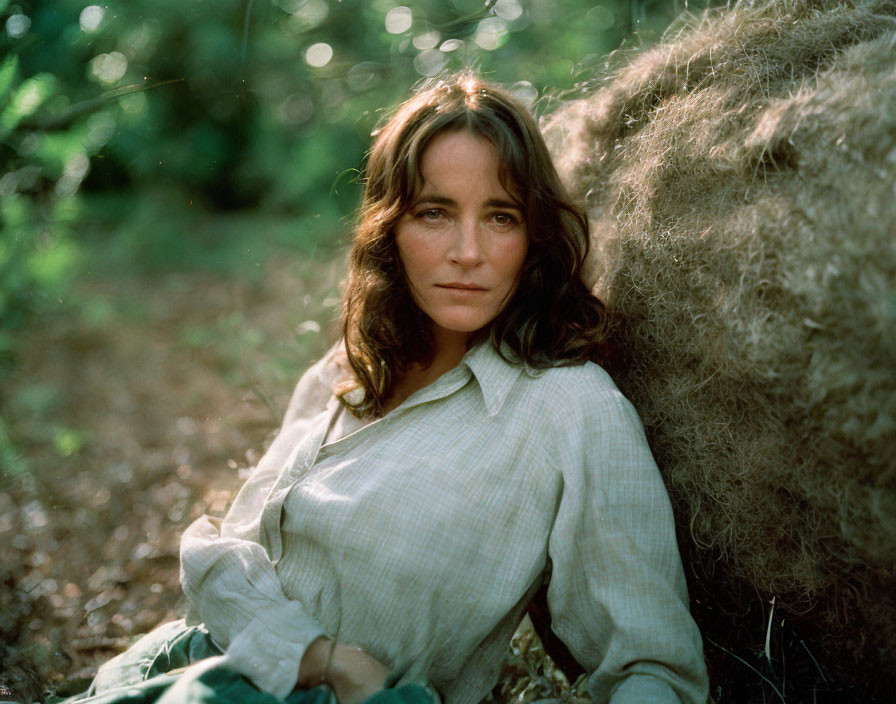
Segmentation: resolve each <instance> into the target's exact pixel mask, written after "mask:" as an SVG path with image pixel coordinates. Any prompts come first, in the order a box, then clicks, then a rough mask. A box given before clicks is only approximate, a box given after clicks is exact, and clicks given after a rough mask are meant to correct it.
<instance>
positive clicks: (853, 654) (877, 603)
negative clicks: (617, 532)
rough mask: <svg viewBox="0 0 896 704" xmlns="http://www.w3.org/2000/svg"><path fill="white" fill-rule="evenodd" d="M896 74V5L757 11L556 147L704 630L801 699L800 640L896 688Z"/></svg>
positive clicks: (711, 28)
mask: <svg viewBox="0 0 896 704" xmlns="http://www.w3.org/2000/svg"><path fill="white" fill-rule="evenodd" d="M894 57H896V2H894V1H889V2H886V1H884V0H868V1H863V0H856V1H855V2H845V1H843V0H840V1H836V2H835V1H830V2H825V1H823V0H816V1H810V0H777V1H775V0H773V1H772V2H767V3H759V2H750V3H747V2H740V3H737V4H735V5H734V6H733V7H731V8H729V9H728V10H724V11H718V12H713V13H709V14H707V15H705V16H703V17H701V18H694V17H689V18H688V17H686V18H684V19H682V20H681V21H680V22H679V23H678V25H677V26H676V27H674V28H673V29H672V30H670V32H669V33H668V34H667V35H666V37H665V38H664V41H663V43H661V45H659V46H656V47H655V48H652V49H650V50H646V51H643V52H636V53H630V54H627V55H624V56H622V57H621V58H620V57H617V58H616V62H617V67H616V68H615V69H614V70H613V71H612V74H611V75H610V76H608V77H605V78H603V79H602V80H599V81H596V82H595V85H594V86H593V87H592V88H591V91H590V93H589V94H586V95H585V96H584V97H582V98H580V99H577V100H575V101H573V102H571V103H570V104H568V105H567V106H566V107H565V108H564V109H563V110H562V111H560V112H559V113H556V114H555V115H554V116H553V117H552V118H551V119H550V120H549V121H548V122H547V124H546V125H545V132H546V135H547V137H548V140H549V143H550V144H551V145H552V148H553V151H554V153H555V155H556V156H557V160H558V166H559V168H560V170H561V172H562V173H563V175H564V177H565V178H566V179H567V181H568V183H570V184H572V186H573V189H574V190H575V191H576V192H577V194H578V196H579V197H580V198H583V199H584V200H585V201H586V203H587V205H588V208H589V214H590V217H591V219H592V226H593V231H594V232H593V237H594V252H593V257H592V262H591V268H590V274H591V276H592V277H593V282H594V286H595V291H596V292H597V293H598V294H599V295H600V296H601V297H603V298H604V299H605V301H606V302H607V303H608V304H609V306H610V307H611V308H612V309H613V310H614V311H616V312H617V313H618V318H617V320H616V322H615V324H614V327H613V333H612V340H613V342H614V343H615V345H616V346H617V352H618V354H617V358H616V361H615V363H614V365H615V367H616V368H615V370H614V371H615V375H616V378H617V383H618V384H619V385H620V387H621V388H622V390H623V391H624V392H625V393H626V394H627V395H628V396H629V397H630V398H631V399H632V401H633V402H634V403H635V405H636V406H637V408H638V410H639V412H640V413H641V416H642V418H643V420H644V422H645V425H646V427H647V430H648V434H649V436H650V439H651V443H652V446H653V449H654V452H655V454H656V457H657V460H658V462H659V464H660V466H661V469H662V471H663V473H664V476H665V478H666V480H667V483H668V486H669V490H670V493H671V495H672V497H673V501H674V503H675V504H676V506H677V513H678V520H679V529H680V538H681V542H682V548H683V552H684V555H685V558H686V562H687V567H688V571H689V572H690V575H689V576H690V578H691V586H692V593H693V595H694V596H695V597H696V599H698V600H699V603H695V610H696V612H697V615H698V618H699V619H700V620H701V624H702V626H703V628H704V630H705V631H706V633H707V635H708V637H709V638H710V639H712V642H713V643H717V644H718V646H719V652H721V653H724V652H726V651H728V652H730V653H732V654H737V652H738V649H740V651H741V652H740V654H739V657H740V658H743V659H745V660H747V662H749V663H750V664H751V665H753V664H755V663H756V662H757V658H756V653H757V652H760V653H761V652H763V650H765V652H766V656H767V660H768V668H767V670H766V673H767V675H768V676H769V677H771V676H772V675H775V676H777V677H778V678H779V679H778V680H777V681H778V682H779V683H780V681H781V680H780V676H781V673H780V669H781V667H782V666H783V667H786V666H787V663H786V662H783V663H782V662H781V661H780V659H781V657H783V655H782V654H781V653H775V652H769V651H773V650H774V646H775V640H774V638H770V641H771V642H770V644H769V645H768V646H766V647H765V648H763V646H762V644H763V643H764V642H766V638H767V635H768V634H769V633H770V632H775V633H777V632H779V631H781V629H782V625H781V624H785V626H787V627H790V626H789V625H792V630H788V631H787V633H788V634H789V635H788V638H789V643H790V645H788V643H780V644H779V645H780V647H781V648H785V649H786V647H791V646H792V647H793V648H796V649H799V650H801V651H805V653H808V654H809V656H808V657H811V658H812V665H813V667H812V668H811V669H812V676H814V677H815V678H816V680H817V682H820V683H827V684H828V685H830V686H831V687H833V685H832V684H831V683H832V682H834V681H838V682H840V683H841V684H840V685H839V686H841V687H842V686H847V687H848V688H852V691H853V692H854V693H856V695H857V696H858V695H860V694H861V693H862V692H864V693H865V696H870V697H874V696H879V694H875V692H883V691H885V690H884V689H882V687H884V686H885V685H886V684H887V683H889V684H891V685H892V684H893V681H894V678H896V674H894V673H896V377H894V365H896V58H894ZM773 597H777V600H776V603H777V611H776V613H775V617H774V623H770V622H769V613H768V608H769V603H770V602H771V600H772V598H773ZM788 624H789V625H788ZM772 628H773V631H770V629H772ZM779 640H783V637H782V638H781V639H779ZM794 643H796V644H798V646H799V647H797V646H796V645H793V644H794ZM722 648H724V650H722ZM751 649H752V651H751ZM707 650H708V653H709V655H710V665H711V669H712V668H713V661H712V655H713V654H712V652H711V651H712V648H711V647H708V648H707ZM750 651H751V652H750ZM776 656H777V660H776ZM725 657H727V656H725ZM720 658H721V659H724V658H722V656H719V657H717V658H716V660H717V661H718V660H719V659H720ZM728 659H729V660H731V659H730V658H728ZM731 662H732V663H733V662H734V660H731ZM807 662H808V659H807ZM724 667H725V665H723V664H719V663H718V662H717V663H716V664H715V666H714V670H713V672H714V676H715V677H716V678H717V680H718V678H719V677H720V675H719V673H720V672H721V671H722V670H724ZM776 667H777V671H775V668H776ZM888 673H889V674H888ZM807 677H808V675H807ZM838 678H839V679H838ZM807 681H808V680H807ZM844 683H845V684H844ZM792 688H793V685H791V690H792ZM778 689H781V688H780V686H779V687H778ZM782 693H783V694H785V695H786V691H783V692H782ZM804 694H805V693H804ZM797 700H800V699H797ZM809 701H811V696H809Z"/></svg>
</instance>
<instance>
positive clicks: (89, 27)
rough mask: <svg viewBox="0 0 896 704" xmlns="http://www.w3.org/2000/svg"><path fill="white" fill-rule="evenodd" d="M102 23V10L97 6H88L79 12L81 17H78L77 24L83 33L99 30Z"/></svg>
mask: <svg viewBox="0 0 896 704" xmlns="http://www.w3.org/2000/svg"><path fill="white" fill-rule="evenodd" d="M102 21H103V8H101V7H100V6H99V5H88V6H87V7H85V8H84V9H83V10H81V15H80V16H79V17H78V24H80V25H81V29H82V30H83V31H85V32H95V31H96V30H97V29H99V26H100V22H102Z"/></svg>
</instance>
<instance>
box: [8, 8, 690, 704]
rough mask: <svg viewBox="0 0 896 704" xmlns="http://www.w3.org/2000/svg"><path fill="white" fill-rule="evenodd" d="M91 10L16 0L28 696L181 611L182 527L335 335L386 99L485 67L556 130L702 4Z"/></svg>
mask: <svg viewBox="0 0 896 704" xmlns="http://www.w3.org/2000/svg"><path fill="white" fill-rule="evenodd" d="M402 1H404V2H408V4H406V5H401V4H399V3H400V2H402ZM88 2H89V0H81V1H80V2H78V1H74V0H54V1H53V2H52V3H49V2H36V1H30V2H10V1H9V0H0V22H2V29H0V642H2V645H0V695H2V694H3V690H4V689H6V690H8V691H9V692H13V693H17V695H19V696H22V697H23V698H24V697H25V696H31V697H32V698H37V699H39V698H41V697H42V693H43V692H44V691H45V689H46V688H47V687H54V686H58V685H59V684H60V683H61V682H63V680H65V682H66V684H65V685H63V686H69V687H72V688H77V686H79V685H80V684H83V682H84V681H85V678H88V677H89V676H90V675H91V673H92V671H93V669H94V668H95V666H96V664H97V663H98V662H100V661H102V660H103V659H105V658H108V657H109V655H110V654H112V653H114V652H117V651H118V650H120V649H121V648H123V647H126V645H127V644H128V643H129V642H130V641H131V639H132V638H133V637H134V636H135V635H137V634H139V633H142V632H145V631H146V630H148V629H150V628H152V627H153V626H154V625H156V624H157V623H159V622H162V621H164V620H166V619H170V618H174V617H176V616H177V615H179V613H180V612H181V611H182V602H181V597H180V593H179V588H178V583H177V539H178V536H179V534H180V532H181V531H182V529H183V527H184V526H185V525H186V524H187V523H188V522H189V521H190V520H192V518H194V517H195V516H196V515H199V514H200V513H203V512H220V511H222V510H223V509H224V507H225V506H226V504H227V501H228V500H229V498H230V496H231V494H232V492H233V490H234V489H235V488H236V487H237V486H238V484H239V483H240V482H241V481H242V479H244V478H245V476H246V473H247V471H248V467H250V466H251V465H252V464H253V463H254V461H255V460H256V459H257V457H258V452H259V451H260V450H261V449H262V448H263V445H264V441H265V438H266V436H267V435H268V434H269V433H270V432H271V431H272V430H273V429H274V428H275V427H276V425H277V423H278V421H279V418H280V415H281V413H282V411H283V409H284V407H285V403H286V401H287V399H288V396H289V393H290V391H291V389H292V385H293V383H294V382H295V380H296V379H297V378H298V375H299V374H300V373H301V371H302V369H303V368H304V367H305V366H307V364H308V363H309V362H310V361H311V360H313V359H314V358H316V357H318V356H319V355H320V354H321V353H322V352H323V351H324V350H325V349H326V348H327V347H328V346H329V344H331V343H332V342H333V340H335V337H336V335H337V320H338V314H339V281H340V278H341V276H342V274H343V271H344V264H343V261H344V249H345V246H346V244H347V242H348V237H349V235H350V229H351V222H352V217H353V211H354V209H355V207H356V206H357V203H358V200H359V196H360V186H359V182H358V176H359V171H358V169H359V168H360V167H361V166H362V163H363V157H364V153H365V150H366V149H367V147H368V144H369V135H370V133H371V131H372V130H373V129H374V127H375V126H376V124H377V122H378V121H379V120H380V119H381V118H382V117H383V115H384V110H386V109H388V108H389V107H390V106H393V105H394V104H396V103H397V102H398V101H400V100H401V99H402V98H403V97H404V96H406V95H407V93H408V91H409V89H410V88H411V87H412V86H413V85H414V83H415V82H417V81H418V80H420V79H422V78H423V77H426V76H432V75H436V74H438V73H439V72H442V71H446V70H452V69H459V68H462V67H465V66H472V67H474V68H476V69H478V70H479V71H481V72H482V73H483V74H485V75H486V76H488V77H489V78H492V79H494V80H497V81H500V82H504V83H506V84H507V85H509V86H511V89H512V90H513V92H514V93H515V94H517V95H518V97H520V98H521V99H522V100H523V101H524V102H526V103H528V104H530V105H532V107H533V110H534V112H535V113H536V114H537V115H544V114H547V113H550V112H551V111H552V110H553V109H555V108H557V107H558V106H559V105H561V104H562V103H563V102H564V100H567V99H570V98H572V97H578V96H580V95H582V94H584V93H587V92H588V90H589V89H590V88H591V87H592V86H593V85H594V84H595V82H596V80H597V79H599V78H600V77H601V76H604V75H606V73H607V72H608V70H609V67H611V66H612V63H613V53H614V52H615V51H616V50H618V49H620V48H623V49H630V50H637V49H638V47H643V46H645V45H649V44H651V43H652V42H654V41H656V40H657V39H658V37H659V36H660V35H661V34H662V32H663V31H664V30H665V28H666V27H667V26H668V25H669V24H670V22H671V21H672V20H673V19H674V17H675V16H677V15H678V14H679V12H681V11H682V10H685V9H689V10H691V11H699V10H701V9H703V8H704V7H705V6H706V5H707V4H708V3H707V2H702V1H698V2H691V3H690V4H689V6H688V7H687V8H686V6H685V3H684V2H678V1H675V2H669V1H668V0H601V2H593V1H589V0H557V1H551V0H487V1H486V2H484V1H483V0H450V1H448V0H416V1H414V2H409V1H408V0H341V1H340V0H239V2H237V1H236V0H217V1H216V2H194V1H190V0H186V1H183V0H181V1H180V2H173V1H172V0H136V1H131V2H126V3H125V2H118V3H108V4H103V5H91V4H88ZM530 685H532V682H531V681H529V680H527V681H526V686H530ZM511 689H512V686H511ZM509 691H510V690H508V692H509ZM531 691H532V692H533V696H534V693H535V689H532V690H531ZM513 694H514V696H515V695H517V694H519V691H515V692H514V693H513ZM28 701H30V700H28Z"/></svg>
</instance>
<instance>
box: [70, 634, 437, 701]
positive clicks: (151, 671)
mask: <svg viewBox="0 0 896 704" xmlns="http://www.w3.org/2000/svg"><path fill="white" fill-rule="evenodd" d="M222 659H223V655H222V653H221V651H220V650H219V649H218V648H217V647H216V646H215V644H214V643H212V640H211V638H210V637H209V635H208V631H206V630H205V628H203V627H202V626H187V625H185V624H184V622H183V621H174V622H173V623H167V624H165V625H163V626H160V627H159V628H156V629H155V630H154V631H152V632H151V633H149V634H147V635H145V636H144V637H143V638H141V639H140V640H139V641H137V642H136V643H135V644H134V645H132V646H131V647H130V648H128V650H126V651H125V652H123V653H122V654H121V655H118V656H116V657H114V658H112V660H110V661H109V662H107V663H106V664H105V665H103V666H102V667H101V668H100V669H99V671H98V672H97V674H96V677H95V678H94V680H93V683H92V684H91V685H90V688H89V689H88V690H87V691H86V692H84V693H83V694H79V695H76V696H74V697H71V698H69V699H65V700H57V701H58V702H59V704H284V703H285V704H336V698H335V697H334V696H333V693H332V691H331V690H330V688H329V687H325V686H323V687H314V688H313V689H295V690H293V691H292V692H291V693H290V694H289V696H287V697H286V699H285V700H284V699H278V698H277V697H275V696H274V695H272V694H268V693H267V692H262V691H261V690H260V689H258V688H257V687H256V686H255V685H253V684H252V682H251V681H250V680H248V679H247V678H246V677H244V676H242V675H240V674H239V673H237V672H234V671H233V670H230V669H228V668H227V667H224V666H223V665H222V664H221V661H222ZM364 704H434V699H433V696H432V695H431V693H430V691H429V690H428V689H427V688H426V687H424V686H422V685H419V684H404V685H400V686H398V687H394V688H386V689H382V690H380V691H379V692H376V693H375V694H373V695H372V696H371V697H369V698H368V699H367V700H366V701H365V702H364Z"/></svg>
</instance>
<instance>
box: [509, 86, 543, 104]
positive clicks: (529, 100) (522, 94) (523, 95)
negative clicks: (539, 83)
mask: <svg viewBox="0 0 896 704" xmlns="http://www.w3.org/2000/svg"><path fill="white" fill-rule="evenodd" d="M510 92H511V93H512V94H513V97H515V98H516V99H517V100H519V101H520V102H521V103H522V104H523V105H525V106H526V107H527V108H531V107H532V106H533V105H534V104H535V101H536V100H537V99H538V89H537V88H536V87H535V86H533V85H532V84H531V83H529V81H517V82H516V83H514V84H513V85H512V86H510Z"/></svg>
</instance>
